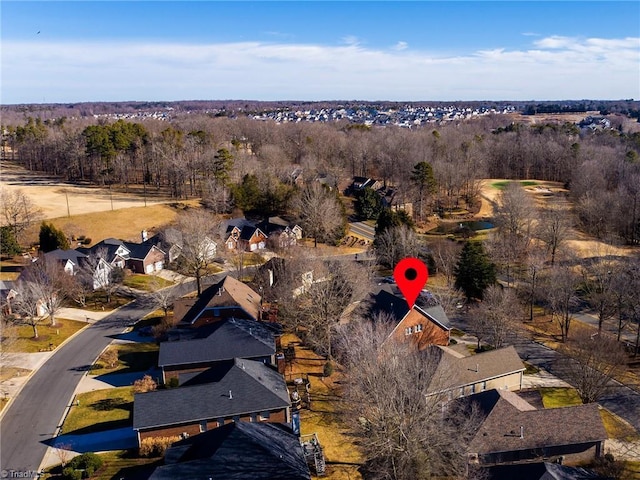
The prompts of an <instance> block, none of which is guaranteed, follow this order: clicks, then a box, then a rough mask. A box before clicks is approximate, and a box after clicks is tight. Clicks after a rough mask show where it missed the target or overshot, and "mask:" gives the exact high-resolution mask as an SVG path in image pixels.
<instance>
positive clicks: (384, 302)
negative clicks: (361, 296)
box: [367, 284, 451, 330]
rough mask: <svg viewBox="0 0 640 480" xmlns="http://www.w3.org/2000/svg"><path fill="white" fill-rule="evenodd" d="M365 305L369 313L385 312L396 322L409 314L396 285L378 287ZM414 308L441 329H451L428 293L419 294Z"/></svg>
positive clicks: (446, 318) (443, 312) (440, 309)
mask: <svg viewBox="0 0 640 480" xmlns="http://www.w3.org/2000/svg"><path fill="white" fill-rule="evenodd" d="M367 304H368V307H367V308H368V310H369V313H371V314H375V313H376V312H386V313H389V314H390V315H392V316H393V318H395V319H396V320H397V321H398V322H399V321H400V320H402V319H403V318H404V317H405V316H406V315H407V313H409V305H408V304H407V301H406V300H405V299H404V298H403V297H402V293H400V290H399V289H398V287H397V286H396V285H389V284H386V285H381V286H379V288H378V290H377V291H375V292H373V293H372V294H371V295H370V297H369V299H368V302H367ZM414 308H415V309H416V311H418V312H420V313H421V314H422V315H424V316H426V317H427V318H429V319H430V320H431V321H432V322H435V323H437V324H439V325H440V326H441V327H442V328H444V329H446V330H450V329H451V323H450V322H449V317H447V314H446V313H445V311H444V309H443V308H442V306H441V305H439V304H438V303H437V302H436V301H435V299H434V298H433V296H432V295H431V294H430V293H429V292H426V291H423V292H421V293H420V295H419V296H418V298H417V299H416V303H415V307H414Z"/></svg>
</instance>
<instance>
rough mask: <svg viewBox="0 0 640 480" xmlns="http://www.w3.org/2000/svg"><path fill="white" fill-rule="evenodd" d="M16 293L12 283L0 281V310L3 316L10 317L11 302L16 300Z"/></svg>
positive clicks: (11, 311)
mask: <svg viewBox="0 0 640 480" xmlns="http://www.w3.org/2000/svg"><path fill="white" fill-rule="evenodd" d="M17 294H18V292H17V291H16V290H15V289H14V282H11V281H8V280H0V308H1V309H2V313H3V314H4V315H11V314H12V313H13V310H12V308H11V301H12V300H13V299H14V298H16V295H17Z"/></svg>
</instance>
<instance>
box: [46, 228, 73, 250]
mask: <svg viewBox="0 0 640 480" xmlns="http://www.w3.org/2000/svg"><path fill="white" fill-rule="evenodd" d="M58 248H59V249H61V250H68V249H69V240H68V239H67V237H66V236H65V234H64V232H63V231H62V230H58V229H57V228H56V227H55V226H54V225H53V224H52V223H47V222H42V225H40V250H42V251H43V252H45V253H46V252H51V251H53V250H56V249H58Z"/></svg>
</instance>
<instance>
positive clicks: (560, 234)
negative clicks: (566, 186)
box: [535, 207, 571, 266]
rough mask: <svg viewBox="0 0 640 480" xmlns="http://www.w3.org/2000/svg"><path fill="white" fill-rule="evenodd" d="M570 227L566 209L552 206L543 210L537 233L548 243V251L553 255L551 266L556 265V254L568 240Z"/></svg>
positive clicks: (538, 236) (537, 235)
mask: <svg viewBox="0 0 640 480" xmlns="http://www.w3.org/2000/svg"><path fill="white" fill-rule="evenodd" d="M570 229H571V222H570V220H569V216H568V213H567V212H566V211H565V210H562V209H560V208H559V207H552V208H547V209H545V210H543V211H542V214H541V215H540V220H539V222H538V224H537V225H536V229H535V234H536V237H537V238H539V239H540V240H541V241H542V242H543V243H544V244H545V245H546V247H547V253H548V254H550V255H551V266H553V265H555V262H556V255H557V254H558V252H559V251H560V250H561V248H562V246H563V245H564V243H565V242H566V240H567V237H568V235H569V231H570Z"/></svg>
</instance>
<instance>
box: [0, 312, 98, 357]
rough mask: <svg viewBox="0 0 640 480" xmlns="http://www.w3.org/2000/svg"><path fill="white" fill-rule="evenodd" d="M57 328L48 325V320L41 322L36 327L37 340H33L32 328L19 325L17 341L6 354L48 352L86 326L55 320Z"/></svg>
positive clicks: (73, 321)
mask: <svg viewBox="0 0 640 480" xmlns="http://www.w3.org/2000/svg"><path fill="white" fill-rule="evenodd" d="M56 322H57V326H55V327H52V326H50V325H49V320H48V319H46V320H43V322H42V324H40V325H38V338H33V328H32V327H31V326H30V325H20V326H19V327H18V328H17V337H18V338H17V339H16V341H15V342H13V343H12V344H11V345H9V346H8V347H7V348H6V351H8V352H25V353H35V352H43V351H49V350H50V349H51V348H50V346H51V347H52V348H56V347H57V346H59V345H60V344H61V343H62V342H64V341H65V340H66V339H67V338H69V337H70V336H71V335H73V334H74V333H76V332H77V331H78V330H81V329H83V328H84V327H86V326H87V325H88V324H87V323H85V322H78V321H75V320H67V319H63V318H59V319H57V320H56Z"/></svg>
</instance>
